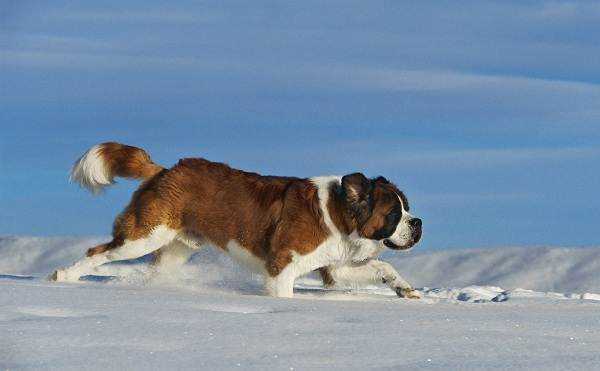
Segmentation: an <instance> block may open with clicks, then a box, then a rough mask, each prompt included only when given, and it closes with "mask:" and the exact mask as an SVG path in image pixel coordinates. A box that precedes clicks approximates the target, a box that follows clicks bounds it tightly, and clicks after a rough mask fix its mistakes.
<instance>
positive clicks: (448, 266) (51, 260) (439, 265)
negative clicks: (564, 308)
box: [0, 236, 600, 292]
mask: <svg viewBox="0 0 600 371" xmlns="http://www.w3.org/2000/svg"><path fill="white" fill-rule="evenodd" d="M106 240H107V238H102V237H66V238H61V237H14V236H6V237H0V274H4V275H34V276H45V275H47V274H48V273H50V272H51V271H52V270H54V269H56V268H57V267H61V266H64V265H68V264H70V263H72V262H73V261H75V260H77V259H79V258H80V257H81V256H82V255H83V254H84V253H85V251H86V250H87V248H89V247H91V246H94V245H96V244H99V243H101V242H104V241H106ZM418 250H419V249H418V247H417V248H415V250H413V251H411V252H408V253H406V252H404V253H403V252H399V253H394V252H391V251H390V252H386V254H384V256H383V257H382V258H383V259H384V260H386V261H389V262H390V263H392V264H393V265H394V266H395V267H397V269H398V271H399V272H400V274H402V275H403V276H404V277H405V278H406V279H407V280H408V281H409V282H411V283H412V284H413V285H414V286H415V287H465V286H469V285H484V286H486V285H487V286H500V287H502V288H504V289H515V288H524V289H531V290H538V291H556V292H600V248H549V247H506V248H495V249H468V250H448V251H435V252H419V251H418ZM145 269H147V266H146V264H145V262H144V261H143V260H142V261H141V262H137V264H111V265H108V266H106V267H105V268H104V272H103V273H106V274H107V275H127V274H129V275H131V274H132V273H136V272H139V273H141V274H143V273H144V271H145ZM172 275H173V276H174V277H172V278H173V279H174V278H186V279H189V280H190V281H194V282H203V283H208V282H210V283H212V284H219V283H220V284H223V282H225V281H226V282H227V285H229V286H233V287H234V288H235V287H237V286H239V285H247V284H251V282H252V281H256V277H253V276H251V275H250V273H247V272H245V271H244V270H243V268H241V267H239V266H237V264H236V263H234V262H232V261H230V260H229V258H227V256H225V255H224V254H221V253H220V252H218V251H216V250H215V249H212V248H207V249H204V250H202V251H200V252H199V253H198V254H196V255H195V256H194V258H193V259H192V262H191V263H190V264H188V266H187V267H185V268H184V269H182V270H180V271H178V272H172ZM249 282H250V283H249Z"/></svg>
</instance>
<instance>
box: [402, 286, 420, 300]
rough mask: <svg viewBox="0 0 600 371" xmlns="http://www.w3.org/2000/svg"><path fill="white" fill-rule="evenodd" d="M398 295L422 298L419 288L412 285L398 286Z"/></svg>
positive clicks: (408, 297)
mask: <svg viewBox="0 0 600 371" xmlns="http://www.w3.org/2000/svg"><path fill="white" fill-rule="evenodd" d="M396 295H398V296H399V297H401V298H406V299H421V293H420V292H418V291H417V290H413V289H412V288H410V287H409V288H402V287H397V288H396Z"/></svg>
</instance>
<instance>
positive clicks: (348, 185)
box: [341, 173, 422, 250]
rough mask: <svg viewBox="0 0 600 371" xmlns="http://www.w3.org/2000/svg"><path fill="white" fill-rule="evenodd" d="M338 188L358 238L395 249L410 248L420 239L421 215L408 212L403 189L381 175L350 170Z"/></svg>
mask: <svg viewBox="0 0 600 371" xmlns="http://www.w3.org/2000/svg"><path fill="white" fill-rule="evenodd" d="M341 188H342V193H343V196H344V198H345V201H346V203H347V205H348V211H349V213H350V214H351V217H352V218H353V219H354V221H355V223H356V227H357V229H356V232H357V233H358V235H359V236H360V237H361V238H367V239H370V240H376V241H380V242H381V243H383V244H384V245H385V246H387V247H389V248H390V249H394V250H407V249H410V248H411V247H412V246H414V245H415V244H416V243H417V242H419V240H420V239H421V235H422V221H421V219H419V218H416V217H414V216H413V215H411V214H410V213H409V212H408V211H409V205H408V200H407V199H406V196H405V195H404V193H402V191H400V190H399V189H398V187H396V186H395V185H394V184H393V183H391V182H390V181H388V180H387V179H385V178H384V177H378V178H374V179H368V178H367V177H365V176H364V175H363V174H361V173H354V174H349V175H346V176H344V177H342V183H341Z"/></svg>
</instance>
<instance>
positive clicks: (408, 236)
mask: <svg viewBox="0 0 600 371" xmlns="http://www.w3.org/2000/svg"><path fill="white" fill-rule="evenodd" d="M398 199H399V200H400V204H401V205H402V218H401V219H400V222H398V225H397V226H396V230H395V231H394V233H392V235H391V236H390V237H388V240H390V241H392V242H393V243H394V244H396V245H398V246H401V247H404V246H406V245H408V244H410V243H412V242H413V241H412V229H411V227H410V224H408V222H409V221H410V220H411V219H413V218H414V217H413V216H412V215H411V213H409V212H408V211H406V208H405V207H404V202H402V198H401V197H400V196H398Z"/></svg>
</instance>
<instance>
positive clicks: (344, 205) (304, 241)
mask: <svg viewBox="0 0 600 371" xmlns="http://www.w3.org/2000/svg"><path fill="white" fill-rule="evenodd" d="M115 177H124V178H133V179H141V180H143V183H142V184H141V185H140V186H139V188H138V189H137V190H136V191H135V193H134V194H133V196H132V199H131V201H130V203H129V205H128V206H127V207H126V208H125V210H123V212H122V213H121V214H120V215H118V216H117V217H116V219H115V222H114V225H113V232H112V237H113V238H112V241H110V242H108V243H104V244H101V245H98V246H95V247H92V248H90V249H89V250H88V251H87V254H86V257H84V258H83V259H81V260H79V261H77V262H76V263H74V264H73V265H71V266H69V267H67V268H63V269H58V270H56V271H55V272H54V273H53V274H52V275H51V279H52V280H55V281H77V280H79V278H80V277H82V276H84V275H90V274H94V273H95V272H96V269H97V267H99V266H100V265H102V264H105V263H108V262H112V261H117V260H127V259H134V258H138V257H141V256H144V255H147V254H150V253H154V254H155V255H156V262H157V264H160V263H161V262H165V261H169V262H171V263H172V262H178V263H185V262H186V261H187V259H188V258H189V257H190V256H191V254H193V252H194V251H196V250H198V249H200V248H202V247H204V246H206V245H212V246H216V247H218V248H220V249H221V250H223V251H224V252H226V253H228V254H229V255H230V256H231V257H232V258H233V259H234V260H236V261H238V262H239V263H241V264H243V265H244V266H246V267H247V268H249V269H251V270H252V271H254V272H257V273H260V274H262V275H263V276H264V277H265V289H266V292H267V294H269V295H271V296H274V297H288V298H289V297H293V288H294V281H295V280H296V278H298V277H300V276H302V275H305V274H307V273H310V272H312V271H317V270H318V271H319V272H320V274H321V277H322V279H323V282H324V284H325V285H326V286H331V285H333V284H335V282H336V281H350V282H353V283H357V284H367V283H371V284H374V283H384V284H386V285H388V286H389V287H390V288H391V289H392V290H394V291H395V292H396V293H397V295H398V296H400V297H405V298H419V297H420V295H419V293H418V292H417V291H415V290H413V288H412V287H411V285H410V284H409V283H408V282H407V281H405V280H404V279H403V278H402V277H401V276H400V275H399V274H398V272H396V270H395V269H394V268H393V267H392V266H391V265H390V264H388V263H386V262H383V261H380V260H377V259H376V257H377V256H378V255H379V254H380V253H381V252H382V251H383V250H384V249H385V248H386V247H387V248H390V249H393V250H406V249H409V248H411V247H412V246H413V245H415V244H416V243H417V242H419V240H420V239H421V236H422V221H421V219H419V218H416V217H414V216H413V215H411V214H410V213H409V204H408V200H407V198H406V196H405V195H404V193H402V192H401V191H400V190H399V189H398V188H397V187H396V186H395V185H394V184H393V183H391V182H390V181H388V180H387V179H385V178H384V177H376V178H371V179H369V178H367V177H366V176H365V175H363V174H362V173H353V174H348V175H345V176H325V177H315V178H308V179H307V178H296V177H284V176H263V175H259V174H256V173H251V172H246V171H242V170H236V169H233V168H231V167H229V166H228V165H226V164H222V163H217V162H212V161H208V160H205V159H202V158H185V159H182V160H179V162H178V163H177V164H176V165H174V166H173V167H171V168H170V169H166V168H163V167H162V166H160V165H157V164H155V163H154V162H152V160H151V159H150V156H149V155H148V154H147V153H146V152H145V151H144V150H143V149H141V148H137V147H133V146H129V145H124V144H119V143H114V142H107V143H102V144H98V145H95V146H93V147H92V148H90V149H89V150H88V151H87V152H85V153H84V154H83V156H81V158H79V159H78V160H77V161H76V162H75V164H74V165H73V168H72V170H71V180H72V181H74V182H77V183H79V184H80V185H81V186H83V187H85V188H87V189H89V190H90V191H92V192H93V193H95V194H97V193H101V192H102V190H103V188H104V187H105V186H108V185H110V184H112V183H114V178H115Z"/></svg>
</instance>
